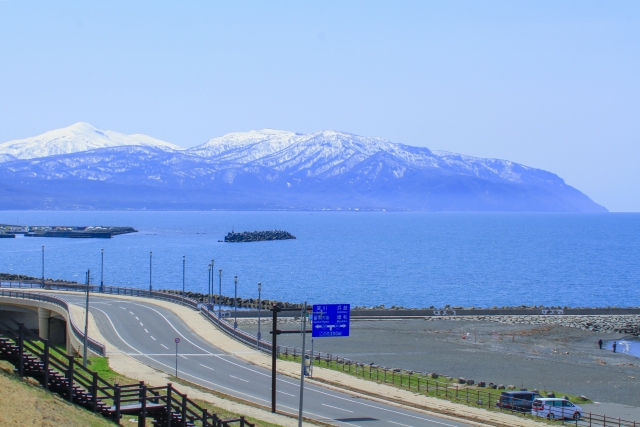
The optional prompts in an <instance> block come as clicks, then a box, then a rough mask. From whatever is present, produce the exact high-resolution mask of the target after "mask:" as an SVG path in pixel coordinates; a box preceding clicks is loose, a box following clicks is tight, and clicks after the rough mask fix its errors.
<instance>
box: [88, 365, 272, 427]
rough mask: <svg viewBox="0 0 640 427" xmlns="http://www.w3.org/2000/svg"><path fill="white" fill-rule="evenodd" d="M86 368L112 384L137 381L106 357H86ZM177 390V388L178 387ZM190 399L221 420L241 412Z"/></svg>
mask: <svg viewBox="0 0 640 427" xmlns="http://www.w3.org/2000/svg"><path fill="white" fill-rule="evenodd" d="M87 369H89V370H91V371H95V372H97V373H98V375H100V377H101V378H102V379H104V380H105V381H108V382H110V383H112V384H136V383H138V382H139V381H138V380H135V379H133V378H129V377H127V376H125V375H121V374H119V373H117V372H116V371H114V370H113V369H111V368H110V367H109V359H108V358H106V357H90V358H88V363H87ZM171 380H172V382H173V383H174V384H184V385H188V386H190V387H194V388H198V389H200V390H202V391H203V392H205V393H211V394H214V395H216V396H218V397H222V398H225V397H226V396H224V395H222V394H218V393H213V392H212V391H211V390H209V389H206V388H204V387H199V386H197V385H195V384H192V383H189V382H187V381H183V380H180V379H178V378H175V377H171ZM178 391H180V390H179V388H178ZM190 400H191V401H193V402H194V403H195V404H196V405H198V406H200V407H201V408H203V409H207V410H208V411H209V413H215V414H217V415H218V417H220V418H221V419H223V420H228V419H237V418H240V415H242V414H237V413H235V412H231V411H227V410H226V409H223V408H220V407H218V406H215V405H213V404H211V403H209V402H206V401H204V400H200V399H193V398H190ZM134 419H135V417H134ZM245 419H246V420H247V421H249V422H251V423H255V424H256V427H281V426H279V425H278V424H272V423H268V422H266V421H261V420H258V419H255V418H252V417H246V416H245Z"/></svg>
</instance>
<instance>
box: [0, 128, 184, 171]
mask: <svg viewBox="0 0 640 427" xmlns="http://www.w3.org/2000/svg"><path fill="white" fill-rule="evenodd" d="M123 145H142V146H148V147H157V148H161V149H167V150H180V149H181V148H180V147H178V146H177V145H173V144H170V143H168V142H165V141H161V140H159V139H155V138H152V137H150V136H147V135H139V134H136V135H125V134H122V133H118V132H113V131H110V130H100V129H98V128H96V127H95V126H92V125H90V124H89V123H82V122H80V123H76V124H74V125H71V126H69V127H66V128H62V129H56V130H52V131H49V132H45V133H43V134H42V135H38V136H34V137H31V138H25V139H18V140H14V141H9V142H5V143H2V144H0V162H3V161H8V160H12V159H11V158H10V157H2V155H11V156H13V157H15V158H18V159H34V158H39V157H47V156H53V155H57V154H71V153H78V152H82V151H88V150H94V149H96V148H105V147H119V146H123Z"/></svg>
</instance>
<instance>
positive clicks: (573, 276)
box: [0, 211, 640, 307]
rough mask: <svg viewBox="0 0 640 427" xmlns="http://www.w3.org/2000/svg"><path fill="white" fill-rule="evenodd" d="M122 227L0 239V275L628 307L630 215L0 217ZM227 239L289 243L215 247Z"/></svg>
mask: <svg viewBox="0 0 640 427" xmlns="http://www.w3.org/2000/svg"><path fill="white" fill-rule="evenodd" d="M16 221H19V222H20V223H22V224H31V225H128V226H132V227H135V228H136V229H138V230H139V231H140V232H139V233H136V234H130V235H124V236H117V237H115V238H113V239H111V240H103V239H62V238H16V239H0V271H2V272H10V273H17V274H27V275H32V276H40V274H41V246H42V245H45V276H46V277H52V278H62V279H70V280H81V281H82V280H83V277H84V272H85V271H86V270H87V269H91V272H92V276H93V278H94V280H92V281H93V282H94V283H99V281H100V249H102V248H104V253H105V264H104V281H105V284H110V285H121V286H135V287H143V288H144V287H148V286H149V251H153V286H154V289H160V288H165V289H167V288H175V289H180V288H182V256H183V255H185V256H186V286H187V289H188V290H193V291H206V289H207V284H208V270H207V265H208V263H209V262H210V260H211V259H212V258H213V259H215V269H216V287H215V290H216V292H217V286H218V285H217V284H218V272H217V271H218V269H222V287H223V294H225V295H233V276H235V275H237V276H238V295H239V296H241V297H244V298H251V297H257V283H258V282H259V281H260V282H262V285H263V298H265V299H278V300H285V301H291V302H302V301H304V300H307V301H309V302H311V303H351V304H352V305H366V306H374V305H379V304H384V305H385V306H387V307H390V306H393V305H398V306H405V307H429V306H431V305H434V306H436V307H441V306H444V305H445V304H451V305H463V306H476V307H491V306H494V305H495V306H502V305H520V304H527V305H534V304H535V305H540V304H544V305H561V306H565V305H567V306H603V305H611V306H613V305H616V306H640V214H479V213H388V212H387V213H385V212H379V213H369V212H361V213H347V212H342V213H339V212H38V211H34V212H31V211H30V212H12V211H3V212H0V223H11V224H13V223H16ZM232 228H234V229H235V230H236V231H245V230H249V231H253V230H270V229H274V228H278V229H282V230H287V231H289V232H291V233H293V234H294V235H295V236H297V240H289V241H277V242H258V243H218V240H219V239H223V238H224V235H225V234H226V233H227V232H228V231H231V229H232Z"/></svg>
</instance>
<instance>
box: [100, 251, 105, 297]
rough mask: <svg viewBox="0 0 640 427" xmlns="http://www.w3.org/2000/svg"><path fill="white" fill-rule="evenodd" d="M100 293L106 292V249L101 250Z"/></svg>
mask: <svg viewBox="0 0 640 427" xmlns="http://www.w3.org/2000/svg"><path fill="white" fill-rule="evenodd" d="M100 258H101V260H100V293H102V292H104V249H101V250H100Z"/></svg>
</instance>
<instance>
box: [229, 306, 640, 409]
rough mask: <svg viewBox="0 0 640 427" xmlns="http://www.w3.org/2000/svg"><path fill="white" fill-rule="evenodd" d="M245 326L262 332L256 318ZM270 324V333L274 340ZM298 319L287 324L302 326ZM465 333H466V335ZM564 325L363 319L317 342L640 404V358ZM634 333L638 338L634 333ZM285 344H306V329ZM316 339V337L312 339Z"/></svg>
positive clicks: (423, 367)
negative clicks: (344, 335) (342, 333)
mask: <svg viewBox="0 0 640 427" xmlns="http://www.w3.org/2000/svg"><path fill="white" fill-rule="evenodd" d="M239 327H240V328H241V329H243V330H246V331H247V332H250V333H254V334H255V333H256V331H257V326H256V325H255V323H251V322H246V321H245V322H243V323H241V324H239ZM269 328H270V324H263V326H262V334H263V337H264V338H266V339H270V337H271V336H270V335H269V333H268V331H269ZM296 328H299V326H296V324H293V323H290V324H288V325H281V326H280V329H283V330H284V329H296ZM463 336H464V337H465V338H464V339H463V338H462V337H463ZM624 337H625V335H623V334H607V333H599V332H593V331H588V330H581V329H577V328H569V327H565V326H559V325H523V324H517V325H512V324H503V323H496V322H489V321H469V320H458V321H456V320H444V319H443V320H429V321H426V320H424V319H411V320H370V321H364V320H358V321H353V320H352V322H351V336H350V337H347V338H321V339H315V340H314V350H315V351H322V352H326V353H331V354H337V355H340V356H344V357H347V358H350V359H352V360H356V361H359V362H364V363H370V362H373V363H375V364H377V365H381V366H386V367H389V368H405V369H411V370H416V371H422V372H436V373H438V374H440V375H448V376H452V377H464V378H466V379H473V380H475V381H476V382H478V381H486V383H487V384H488V383H489V382H493V383H496V384H504V385H505V386H506V385H514V386H516V387H527V388H529V389H533V388H537V389H540V390H545V389H546V390H559V391H561V392H564V393H570V394H575V395H586V396H587V397H589V398H590V399H592V400H594V401H598V402H614V403H619V404H624V405H632V406H640V358H637V357H634V356H631V355H627V354H621V353H615V354H614V353H613V352H611V351H607V350H599V349H598V345H597V341H598V339H599V338H602V339H603V341H608V340H613V339H622V338H624ZM629 338H632V337H629ZM278 342H279V343H280V344H283V345H290V346H295V347H298V348H300V346H301V338H300V335H297V334H296V335H293V334H292V335H280V336H279V337H278ZM307 345H308V346H309V345H310V341H307Z"/></svg>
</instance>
